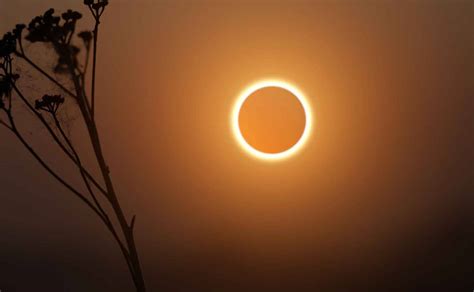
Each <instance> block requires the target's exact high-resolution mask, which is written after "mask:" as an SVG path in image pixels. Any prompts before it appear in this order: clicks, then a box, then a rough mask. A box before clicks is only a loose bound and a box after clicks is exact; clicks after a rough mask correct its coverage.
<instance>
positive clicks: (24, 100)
mask: <svg viewBox="0 0 474 292" xmlns="http://www.w3.org/2000/svg"><path fill="white" fill-rule="evenodd" d="M12 88H13V90H14V91H15V93H16V94H17V95H18V96H19V97H20V99H21V100H22V102H23V103H24V104H25V105H26V106H27V107H28V109H29V110H30V111H31V112H32V113H33V114H34V115H35V116H36V117H37V118H38V119H39V120H40V122H41V123H42V124H43V126H44V127H45V128H46V129H47V131H48V133H49V134H50V136H51V137H52V138H53V140H54V142H56V144H57V145H58V146H59V147H60V148H61V150H62V151H63V152H64V153H65V154H66V155H67V156H68V158H69V159H70V160H71V161H72V162H73V163H74V164H76V166H78V167H79V168H80V169H81V171H82V172H83V173H84V175H85V176H86V177H87V178H88V179H89V180H90V181H91V182H92V183H93V184H94V186H95V187H96V188H97V189H99V190H100V191H101V193H102V194H103V195H104V196H106V197H107V196H108V194H107V191H106V190H105V189H104V188H103V187H102V186H101V185H100V184H99V183H98V182H97V180H96V179H94V177H93V176H92V175H91V174H90V173H89V172H88V171H87V170H86V169H85V168H84V167H83V166H82V165H81V164H80V163H79V162H78V161H77V160H76V159H75V157H73V156H72V154H71V153H70V152H69V151H68V150H67V149H66V147H65V146H64V144H63V143H62V142H61V140H59V137H58V136H57V135H56V134H55V133H54V131H53V129H52V128H51V126H50V125H49V124H48V122H47V121H46V120H45V118H44V117H43V116H42V115H41V114H40V113H39V112H38V111H37V110H36V109H35V108H34V107H33V106H32V105H31V103H30V102H29V101H28V100H27V99H26V97H25V96H24V95H23V93H22V92H21V91H20V90H19V89H18V87H17V86H16V85H15V84H14V83H12Z"/></svg>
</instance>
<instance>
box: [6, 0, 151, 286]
mask: <svg viewBox="0 0 474 292" xmlns="http://www.w3.org/2000/svg"><path fill="white" fill-rule="evenodd" d="M84 4H85V5H86V6H87V7H88V9H89V10H90V12H91V14H92V16H93V18H94V22H95V24H94V28H93V30H92V32H91V31H82V32H80V33H76V24H77V21H78V20H80V19H81V18H82V15H81V14H80V13H79V12H77V11H72V10H68V11H66V12H64V13H63V14H61V16H56V15H55V11H54V9H49V10H48V11H46V12H45V13H44V14H43V15H41V16H37V17H35V18H33V20H31V22H30V23H29V24H28V26H25V25H23V24H19V25H17V26H16V27H15V28H14V29H13V30H12V31H11V32H7V33H6V34H5V35H4V36H3V37H2V39H1V40H0V61H1V62H0V112H2V113H3V118H6V119H2V118H1V117H0V125H2V126H4V127H5V128H6V129H8V130H9V131H10V132H11V133H13V134H14V136H15V137H16V138H17V139H18V140H19V141H20V142H21V144H22V145H23V146H24V147H25V148H26V149H27V150H28V151H29V152H30V153H31V155H33V157H34V158H35V159H36V160H37V161H38V162H39V163H40V164H41V166H42V167H43V168H44V169H45V170H46V171H47V172H48V173H49V174H50V175H52V176H53V177H54V178H55V179H56V180H57V181H59V182H60V183H61V184H62V185H64V186H65V187H66V188H67V189H68V190H69V191H70V192H71V193H72V194H74V195H75V196H77V197H78V198H79V199H80V200H81V201H82V202H84V203H85V204H86V205H87V206H88V208H90V209H91V210H92V211H93V212H94V213H95V214H96V215H97V216H98V217H99V219H100V220H101V221H102V222H103V223H104V224H105V226H106V227H107V229H108V230H109V231H110V233H111V234H112V236H113V238H114V239H115V241H116V242H117V244H118V246H119V248H120V251H121V252H122V255H123V257H124V259H125V261H126V263H127V265H128V268H129V271H130V274H131V277H132V279H133V282H134V285H135V287H136V290H137V291H140V292H143V291H145V290H146V289H145V282H144V279H143V274H142V270H141V265H140V261H139V256H138V252H137V248H136V245H135V240H134V225H135V216H133V217H132V219H131V220H127V218H126V217H125V215H124V213H123V210H122V207H121V206H120V203H119V200H118V198H117V195H116V192H115V190H114V185H113V182H112V179H111V176H110V172H109V167H108V165H107V163H106V160H105V158H104V154H103V151H102V146H101V143H100V136H99V132H98V130H97V126H96V123H95V117H94V108H95V106H94V104H95V79H96V63H97V61H96V58H97V41H98V33H99V24H100V19H101V16H102V14H103V13H104V11H105V9H106V7H107V5H108V1H107V0H95V1H94V0H84ZM25 29H26V31H27V32H26V35H25V36H24V37H23V35H24V31H25ZM75 36H77V37H79V38H80V39H81V40H82V45H83V46H84V49H85V59H84V60H83V62H80V61H79V60H78V56H79V52H80V48H79V47H77V46H75V45H74V44H73V43H72V40H73V38H74V37H75ZM24 40H26V41H28V42H31V43H37V42H41V43H47V44H49V45H51V48H53V50H54V51H55V53H56V55H57V62H56V64H55V66H54V68H52V70H53V72H54V73H57V74H64V75H65V76H68V79H67V80H69V81H70V82H71V85H72V87H73V88H74V89H73V90H69V89H68V85H66V84H62V83H61V82H60V81H58V80H57V79H56V78H55V77H53V75H50V74H49V73H48V72H47V70H44V69H43V68H41V67H40V66H38V65H37V63H36V62H34V61H33V60H32V59H31V58H30V57H29V56H28V55H27V53H26V52H25V49H24V47H23V41H24ZM91 46H92V48H91ZM90 53H92V54H93V57H92V78H91V86H90V98H89V96H88V94H87V86H86V84H85V83H86V82H85V80H86V78H85V76H86V74H87V72H88V63H89V56H90ZM15 59H22V60H24V61H26V63H27V64H29V66H30V67H31V68H32V70H35V71H38V72H39V73H40V74H42V75H43V76H44V77H46V78H47V79H48V80H49V81H50V82H52V83H53V84H54V85H56V86H57V87H58V88H59V89H60V90H61V91H62V94H61V95H58V94H56V95H50V94H44V95H43V96H42V97H41V98H40V99H37V100H36V101H35V103H34V104H32V103H31V102H30V99H29V98H26V97H25V95H24V93H23V91H22V90H21V89H20V88H19V85H18V84H17V80H18V79H19V78H20V75H19V74H17V73H16V72H15V71H16V70H15V69H14V67H15V65H16V63H15ZM66 98H67V99H72V100H73V101H74V104H75V105H76V106H77V107H78V108H79V110H80V113H81V117H82V120H83V122H84V125H85V126H86V128H87V132H88V134H89V137H90V142H91V144H92V149H93V151H94V155H95V158H96V160H97V164H98V166H99V169H100V173H101V176H102V177H101V180H102V181H101V180H99V179H98V178H95V177H94V176H93V175H92V174H91V172H90V171H89V170H87V168H86V167H85V166H84V165H83V164H82V161H81V155H80V154H79V153H78V152H77V151H76V147H75V146H74V144H73V143H72V141H71V139H70V137H69V136H68V135H67V134H66V132H65V131H64V129H63V125H62V122H61V121H60V120H59V119H58V112H59V111H60V108H61V105H63V104H64V102H65V99H66ZM14 99H15V100H18V101H19V102H21V103H23V104H24V105H26V107H27V109H28V110H29V111H30V112H32V113H33V114H34V117H36V119H37V120H38V121H39V123H40V124H41V125H42V126H43V127H44V128H45V129H46V130H47V132H48V135H49V136H50V137H51V138H52V140H53V141H54V143H55V144H56V145H57V146H58V148H59V149H60V150H61V151H63V152H64V153H65V154H66V157H67V158H68V159H69V161H70V162H71V163H72V164H73V165H75V167H76V168H77V169H78V172H79V174H80V176H81V178H82V181H83V183H84V186H85V188H86V189H87V193H83V192H82V191H80V190H78V189H77V188H75V187H73V186H72V185H71V184H69V183H68V182H67V181H66V179H65V178H64V177H63V176H62V175H61V174H60V173H58V172H56V171H55V170H53V169H52V168H51V167H50V166H49V164H48V163H47V162H46V161H45V160H44V159H43V158H42V157H41V155H40V154H38V152H37V151H36V150H35V149H34V148H33V146H32V145H31V144H30V143H29V142H28V141H27V140H26V139H25V138H24V136H23V134H22V131H20V129H19V128H18V127H17V124H16V117H17V116H16V115H15V113H16V111H17V110H16V109H15V106H14V104H15V103H14V102H13V100H14ZM51 121H53V123H51ZM112 215H113V216H115V217H116V219H117V220H116V221H115V220H113V219H112V218H113V217H112Z"/></svg>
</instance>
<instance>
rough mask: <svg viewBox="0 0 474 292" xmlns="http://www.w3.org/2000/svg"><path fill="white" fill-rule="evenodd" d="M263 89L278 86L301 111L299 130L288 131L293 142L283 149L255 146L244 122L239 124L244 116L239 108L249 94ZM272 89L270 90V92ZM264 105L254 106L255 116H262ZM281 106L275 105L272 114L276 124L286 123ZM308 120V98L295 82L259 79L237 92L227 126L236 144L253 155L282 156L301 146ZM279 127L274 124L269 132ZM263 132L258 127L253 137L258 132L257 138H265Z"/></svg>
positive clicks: (309, 124)
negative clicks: (274, 112) (276, 107)
mask: <svg viewBox="0 0 474 292" xmlns="http://www.w3.org/2000/svg"><path fill="white" fill-rule="evenodd" d="M263 90H266V91H269V90H274V91H275V90H279V91H281V92H286V93H287V95H288V96H290V99H291V102H293V103H295V102H296V103H297V104H298V107H299V108H300V111H301V115H304V117H303V118H300V120H301V121H302V122H300V124H301V126H300V128H301V131H300V132H301V133H300V132H299V131H297V133H290V134H291V135H292V139H294V143H291V145H288V147H284V148H283V149H282V148H281V147H280V149H276V148H275V149H276V150H275V149H272V150H270V149H269V148H268V147H267V148H268V149H264V148H263V147H256V145H255V143H254V142H253V141H252V139H251V138H252V137H250V136H249V135H248V134H247V133H248V126H247V127H245V126H246V125H242V122H241V121H240V120H241V119H242V116H244V115H243V114H242V109H243V108H244V107H245V105H246V104H248V103H249V97H251V96H252V97H254V96H256V95H258V94H260V96H261V95H262V94H261V92H262V91H263ZM276 93H278V92H276ZM276 93H275V92H273V94H276ZM267 100H268V99H267ZM267 102H268V101H267ZM265 109H266V107H265V106H260V107H259V108H258V109H256V110H257V111H255V109H254V114H255V115H257V119H258V118H259V117H260V115H261V118H262V119H264V117H265V116H264V115H265V112H264V111H265ZM284 110H285V108H280V109H279V112H278V116H276V117H272V118H273V122H275V121H277V122H279V123H280V124H281V123H283V126H285V123H287V122H286V121H285V118H287V117H286V116H285V113H284V112H282V111H284ZM275 118H276V120H275ZM291 121H293V119H291V120H290V121H289V122H288V123H290V122H291ZM312 124H313V117H312V114H311V107H310V105H309V102H308V100H307V99H306V96H305V95H304V94H303V92H302V91H301V90H299V89H298V88H297V87H296V86H294V85H292V84H290V83H288V82H285V81H282V80H263V81H259V82H256V83H254V84H252V85H250V86H248V87H247V88H245V89H244V90H243V91H242V92H240V94H239V95H238V97H237V99H236V101H235V103H234V105H233V108H232V113H231V128H232V132H233V134H234V137H235V139H236V141H237V143H238V145H240V147H241V148H242V149H243V150H244V151H245V152H246V153H248V154H250V155H252V156H254V157H256V158H259V159H262V160H267V161H276V160H283V159H286V158H288V157H290V156H293V155H294V154H295V153H297V152H298V151H299V150H301V148H303V146H304V145H305V144H306V142H307V140H308V138H309V136H310V133H311V128H312ZM270 126H271V125H270ZM280 126H281V125H280ZM280 128H281V127H280ZM280 128H279V127H278V125H276V126H275V129H274V130H273V132H276V135H278V134H279V133H278V131H279V129H280ZM266 129H267V130H268V129H269V128H268V127H267V128H266ZM293 132H295V130H293ZM265 133H266V131H261V132H260V134H257V138H259V137H258V135H260V136H262V137H260V138H261V139H265V137H263V136H265ZM274 134H275V133H274ZM254 136H255V135H254ZM254 140H255V139H254ZM267 144H268V143H267ZM259 148H260V149H259Z"/></svg>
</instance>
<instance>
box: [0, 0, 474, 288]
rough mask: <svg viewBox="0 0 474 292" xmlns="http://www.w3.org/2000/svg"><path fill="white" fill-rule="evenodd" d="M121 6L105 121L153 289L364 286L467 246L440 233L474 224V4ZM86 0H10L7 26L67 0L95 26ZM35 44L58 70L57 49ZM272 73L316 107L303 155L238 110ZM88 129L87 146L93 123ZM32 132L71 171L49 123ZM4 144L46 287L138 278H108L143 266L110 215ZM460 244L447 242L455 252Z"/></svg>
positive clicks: (7, 247)
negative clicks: (253, 148)
mask: <svg viewBox="0 0 474 292" xmlns="http://www.w3.org/2000/svg"><path fill="white" fill-rule="evenodd" d="M110 2H112V3H111V5H110V7H108V10H107V11H106V13H105V15H104V20H103V24H102V28H101V32H100V33H101V36H100V38H101V40H100V51H99V63H98V93H97V105H96V106H97V115H98V120H97V123H98V125H99V128H100V131H101V134H102V137H103V138H102V141H103V144H104V148H105V152H106V157H107V159H108V161H109V165H110V169H111V171H112V176H113V179H114V181H115V183H116V185H117V186H116V188H117V189H118V190H119V197H120V198H121V200H123V201H124V203H125V204H126V208H125V209H127V210H128V212H129V213H130V214H132V213H137V214H138V215H137V229H136V230H137V231H136V232H137V233H136V234H137V238H138V244H139V245H140V247H141V253H142V257H143V258H144V267H145V273H146V277H147V280H149V282H150V285H151V287H155V288H157V287H168V288H169V287H171V288H169V289H171V290H170V291H176V290H178V288H183V287H185V288H186V287H187V288H188V290H187V291H189V289H192V288H193V287H201V288H202V287H214V288H215V287H221V288H222V287H228V285H239V284H240V285H242V287H260V286H259V285H263V286H262V287H273V286H272V284H275V283H274V282H273V281H274V280H275V279H283V280H282V281H285V282H284V283H283V284H288V285H289V286H291V287H295V286H294V285H296V284H294V283H300V284H302V283H306V282H305V281H308V285H313V286H311V287H322V286H324V285H327V286H328V287H334V286H331V285H336V286H337V285H338V281H336V280H334V279H346V281H347V283H354V285H357V284H359V285H361V287H365V286H363V285H364V284H365V282H364V280H363V279H364V277H370V278H380V279H384V277H385V276H387V275H386V274H385V273H387V274H393V275H399V274H400V273H402V272H400V271H403V269H402V268H406V269H405V273H406V274H403V273H402V274H401V275H400V277H406V278H407V279H410V277H415V278H421V279H424V278H423V276H424V274H421V275H420V274H416V273H418V272H419V271H420V270H422V269H417V268H416V267H414V266H410V265H408V264H407V262H408V263H410V261H411V260H412V259H413V258H415V259H418V258H417V257H420V260H419V261H418V262H426V261H428V262H429V260H433V261H434V258H433V257H430V256H426V257H422V255H420V254H423V252H422V251H423V250H428V251H430V252H433V253H437V252H438V253H440V254H441V255H440V257H442V256H446V258H448V255H446V254H443V253H442V252H440V251H438V249H437V248H438V246H435V245H434V244H435V243H436V242H438V241H437V240H439V239H440V238H444V237H443V236H447V235H446V234H447V232H448V231H449V230H454V231H453V232H456V231H458V232H459V234H461V235H460V236H462V235H464V233H463V232H464V231H465V229H464V228H465V226H466V224H467V223H466V222H472V221H469V220H470V219H471V218H472V214H473V213H474V212H473V211H474V210H473V209H472V207H470V206H473V203H474V202H473V201H472V196H470V195H469V194H472V193H473V189H472V175H473V172H472V165H473V163H472V162H473V161H472V160H473V156H474V155H473V154H472V149H473V147H472V146H473V143H472V141H473V133H474V129H473V124H474V123H471V122H472V108H473V101H472V100H473V99H472V97H473V95H474V94H473V83H472V76H474V74H473V73H474V72H473V68H474V64H473V58H472V50H473V47H474V46H473V39H472V36H473V27H474V24H473V23H472V22H473V19H474V17H473V15H472V11H473V10H472V3H469V1H464V2H463V1H453V2H448V1H445V2H443V1H439V2H438V1H430V2H428V1H407V2H403V3H399V2H398V1H397V2H395V1H393V2H392V1H347V2H344V3H343V2H339V1H321V2H318V1H179V0H177V1H112V0H111V1H110ZM81 3H82V1H60V0H55V1H53V0H51V1H49V0H48V1H34V0H15V1H0V29H1V31H6V30H8V29H10V28H11V27H13V26H14V25H15V24H16V23H18V22H27V21H29V19H31V18H32V17H33V16H35V15H36V14H39V13H42V12H43V11H45V10H46V9H47V8H49V7H50V6H52V7H58V8H59V9H65V8H74V9H79V10H81V11H82V12H83V13H84V15H85V16H87V17H86V19H88V20H87V21H85V22H84V25H86V24H87V23H89V24H90V17H89V16H88V14H87V11H85V10H84V9H83V8H82V4H81ZM28 50H31V51H32V52H35V53H33V54H34V56H35V58H36V59H38V60H39V63H41V64H42V65H43V66H45V67H47V66H48V64H50V63H49V62H51V61H52V60H53V58H50V57H51V56H49V55H47V54H44V52H45V50H44V49H42V48H41V47H39V48H38V47H36V45H35V46H31V47H29V48H28ZM272 77H275V78H280V79H283V80H286V81H288V82H290V83H292V82H293V83H295V84H296V85H297V86H298V87H299V88H301V90H303V91H304V92H305V94H306V95H307V97H308V99H309V102H310V103H311V105H312V106H313V113H314V116H315V118H316V120H317V125H316V127H315V129H314V133H313V134H312V136H311V138H310V140H309V141H308V143H307V146H306V147H305V148H304V149H302V151H301V153H299V154H298V155H295V156H294V157H292V158H291V159H288V160H285V161H282V162H279V163H277V164H273V163H272V164H268V163H265V162H262V161H259V160H256V159H252V158H251V157H249V156H248V155H245V154H244V153H243V152H242V151H241V150H240V148H239V146H238V145H237V144H236V141H235V139H234V137H233V134H232V131H231V129H230V127H229V122H228V121H229V116H230V114H231V111H232V105H233V104H234V102H235V98H236V97H237V95H238V94H239V92H240V91H241V90H242V89H243V88H245V87H246V86H248V85H250V84H252V83H253V82H255V81H258V80H261V79H265V78H272ZM35 78H36V77H35V76H28V75H26V74H25V75H22V78H21V79H20V81H19V82H20V84H21V85H23V86H26V87H27V88H28V94H29V95H30V96H31V97H32V98H34V97H36V96H37V95H38V94H39V91H41V90H45V89H46V90H49V89H50V88H52V87H51V86H50V85H49V84H48V83H47V82H44V81H42V80H39V82H36V81H38V80H37V79H35ZM69 114H70V115H72V116H74V111H73V110H71V112H70V113H69ZM298 125H300V122H298ZM24 126H29V125H27V123H26V125H24ZM33 129H36V128H34V127H33ZM71 130H72V132H73V138H74V140H75V141H76V142H77V143H78V144H80V145H81V147H82V150H83V151H87V150H88V148H87V147H88V146H87V145H88V144H87V141H86V140H85V139H84V132H83V130H81V127H80V121H77V122H76V123H74V124H73V125H71ZM31 135H33V136H32V137H38V138H37V140H36V141H39V142H37V144H38V145H39V146H40V147H42V149H43V151H42V152H43V153H44V154H45V155H46V157H47V158H48V159H49V161H51V162H52V163H53V165H55V166H56V167H57V168H59V169H62V170H65V171H66V172H68V173H70V174H71V176H72V174H73V172H72V171H71V170H70V169H69V168H68V167H67V166H65V165H63V163H62V162H61V161H62V160H61V159H60V157H58V156H57V155H56V152H55V151H53V150H51V147H50V144H48V142H47V141H45V140H44V138H42V137H41V136H42V135H41V132H40V131H36V130H33V131H32V133H31ZM43 136H44V135H43ZM0 141H2V142H1V143H0V153H8V155H6V156H5V155H3V154H2V158H1V159H2V160H1V163H0V171H1V176H0V184H1V185H2V186H4V190H5V191H3V190H2V193H1V195H0V197H1V198H2V202H1V203H0V222H9V224H6V223H0V234H2V238H1V240H0V259H1V258H7V260H6V261H7V262H8V263H18V265H19V266H18V267H19V268H18V269H19V270H21V269H26V267H27V266H28V267H29V266H32V265H34V264H36V265H38V266H39V267H41V268H40V269H39V270H43V271H44V274H42V273H39V272H38V271H36V273H37V274H38V278H37V279H36V281H37V282H39V283H40V284H41V283H43V285H49V284H51V283H50V282H48V277H47V275H50V279H56V278H55V277H58V278H59V279H61V277H66V278H67V279H68V280H67V281H66V282H67V283H76V284H77V283H81V285H83V291H86V290H87V289H89V290H90V289H93V288H92V287H95V288H97V287H101V288H102V289H105V290H107V289H113V290H114V291H121V290H120V289H124V291H127V290H126V289H128V287H129V285H130V283H129V281H128V278H127V277H125V276H124V277H122V278H124V279H123V280H120V279H119V280H117V281H118V282H117V283H120V285H118V286H114V285H116V283H115V284H114V283H113V282H110V281H102V280H103V279H101V278H100V277H99V276H97V278H93V277H94V276H90V275H91V274H93V275H94V274H100V272H103V271H104V270H107V271H110V270H112V271H114V275H120V276H122V275H125V274H126V267H125V266H124V265H123V263H122V262H121V261H120V260H121V259H120V256H119V252H118V251H117V250H116V249H115V246H114V243H113V241H112V240H111V239H110V238H108V237H107V236H106V235H104V234H105V230H104V229H103V228H101V226H99V225H98V223H97V222H96V220H95V218H94V217H93V216H92V214H91V213H90V212H89V211H88V210H86V209H85V208H83V207H82V206H81V205H80V204H79V203H78V202H77V201H76V200H75V198H73V197H72V196H69V195H68V194H67V193H65V192H64V190H63V189H62V188H61V187H60V186H58V185H57V184H56V183H55V182H54V181H53V180H52V179H50V178H49V177H48V176H47V175H46V174H45V173H44V172H42V171H41V169H40V167H39V166H37V165H36V164H35V162H34V161H33V160H32V159H31V158H30V157H29V156H28V154H27V153H26V152H25V151H24V150H23V149H21V148H20V147H19V145H18V143H16V142H15V140H14V139H13V137H11V136H9V135H8V134H7V133H6V132H4V131H0ZM86 160H87V159H86ZM25 178H26V180H27V181H28V183H24V182H25ZM58 222H61V224H58ZM471 227H472V226H471ZM456 228H457V229H456ZM44 234H46V235H47V236H44ZM31 242H37V243H38V247H37V248H36V249H35V250H32V249H31V248H30V243H31ZM430 242H432V243H431V244H433V245H431V246H430V245H429V244H430ZM448 242H449V244H448V243H446V244H445V245H441V247H440V248H439V250H444V251H445V252H446V253H447V252H448V251H452V252H454V251H456V250H457V249H456V247H457V245H456V244H455V243H452V245H450V244H451V242H450V241H448ZM427 245H428V246H427ZM430 248H431V249H430ZM51 250H54V252H51ZM6 251H7V252H6ZM85 255H86V256H85ZM449 255H450V256H451V254H449ZM88 257H90V258H92V262H93V264H92V265H91V264H90V263H88V262H87V261H86V260H85V259H86V258H87V259H89V258H88ZM427 259H428V260H427ZM471 264H472V261H471ZM407 265H408V266H409V267H407ZM458 267H463V266H462V260H461V263H459V265H458ZM443 268H444V266H442V267H441V268H440V269H441V270H443ZM429 269H431V268H429ZM429 269H428V270H429ZM450 269H451V270H450ZM447 270H450V271H453V274H450V273H447V274H445V277H455V276H454V275H455V274H458V275H463V274H462V273H463V271H457V270H456V268H455V267H452V266H449V268H448V269H447ZM0 271H2V270H0ZM412 271H415V272H413V273H411V272H412ZM455 272H456V273H455ZM26 273H27V274H33V273H30V272H26ZM397 273H398V274H397ZM18 274H20V273H18ZM18 274H15V272H14V271H12V270H10V271H8V274H6V272H5V273H3V275H9V277H10V278H11V279H15V277H17V276H18ZM51 275H54V276H51ZM367 275H369V276H367ZM413 275H415V276H413ZM389 276H390V275H389ZM389 276H387V277H388V279H389V280H390V279H391V280H394V281H395V280H396V279H395V278H393V279H392V278H390V277H389ZM90 277H92V278H90ZM393 277H395V276H393ZM313 279H314V282H313ZM403 279H405V278H403ZM403 279H398V280H399V282H400V283H402V282H403ZM449 279H451V278H449ZM2 280H3V278H2V273H0V289H2V286H1V283H2ZM120 281H122V282H120ZM387 281H388V280H387ZM440 281H441V280H440ZM33 282H34V281H33ZM408 282H409V281H408V280H407V283H408ZM283 284H282V285H283ZM25 285H27V284H25ZM71 285H73V284H71ZM74 285H75V284H74ZM180 285H182V286H180ZM186 285H188V286H186ZM206 285H209V286H206ZM265 285H267V286H265ZM40 286H41V285H40ZM276 286H278V285H276ZM44 287H46V286H44ZM173 287H174V288H176V289H174V290H173ZM185 288H183V289H185ZM71 289H72V288H71ZM242 289H244V288H242ZM262 289H263V288H262ZM470 289H472V287H470ZM185 290H186V289H185ZM6 291H8V290H6ZM52 291H53V290H52ZM71 291H76V290H71ZM109 291H111V290H109ZM150 291H155V290H153V289H151V290H150ZM240 291H243V290H240Z"/></svg>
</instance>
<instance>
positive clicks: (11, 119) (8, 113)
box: [6, 111, 104, 220]
mask: <svg viewBox="0 0 474 292" xmlns="http://www.w3.org/2000/svg"><path fill="white" fill-rule="evenodd" d="M6 113H7V116H8V119H9V121H10V129H11V131H12V132H13V134H15V136H16V137H17V138H18V139H19V140H20V142H21V143H22V144H23V146H25V148H26V149H27V150H28V151H29V152H30V153H31V155H33V157H34V158H35V159H36V160H37V161H38V162H39V164H40V165H41V166H42V167H43V168H44V169H45V170H46V171H47V172H48V173H49V174H51V175H52V176H53V177H54V178H55V179H56V180H57V181H59V182H60V183H61V184H62V185H63V186H65V187H66V188H67V189H68V190H69V191H71V192H72V193H73V194H74V195H76V196H77V197H78V198H79V199H80V200H81V201H82V202H84V203H85V204H86V205H87V206H88V207H89V208H90V209H92V210H93V211H94V213H95V214H96V215H97V216H99V218H101V219H102V220H104V218H103V217H102V215H101V213H100V212H99V210H97V209H96V207H95V206H94V205H93V204H92V203H91V202H90V201H89V200H88V199H87V198H86V197H85V196H84V195H83V194H81V193H80V192H79V191H78V190H76V189H75V188H74V187H73V186H71V185H70V184H69V183H68V182H66V181H65V180H64V179H62V178H61V177H60V176H59V175H58V174H57V173H56V172H55V171H54V170H52V168H51V167H50V166H49V165H48V164H46V162H45V161H44V160H43V159H42V158H41V157H40V156H39V155H38V154H37V153H36V151H35V150H34V149H33V148H32V147H31V146H30V144H28V142H27V141H26V140H25V139H24V138H23V136H22V135H21V133H20V131H19V130H18V128H17V127H16V124H15V121H14V119H13V116H12V114H11V112H10V111H6Z"/></svg>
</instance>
